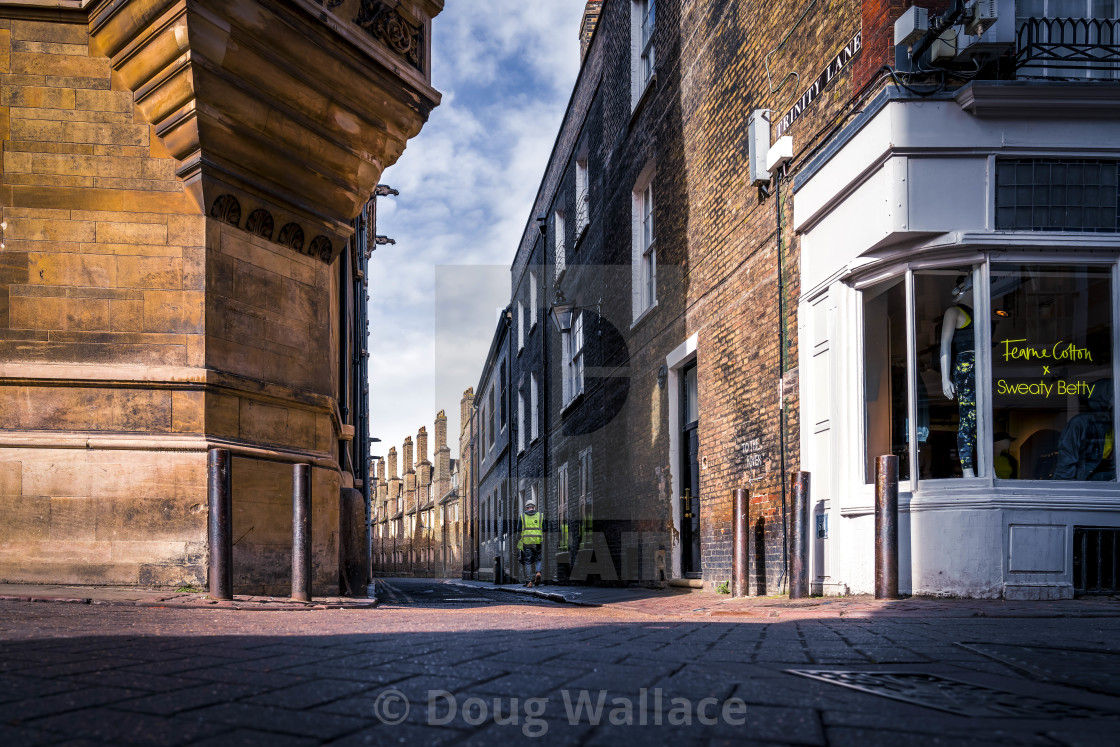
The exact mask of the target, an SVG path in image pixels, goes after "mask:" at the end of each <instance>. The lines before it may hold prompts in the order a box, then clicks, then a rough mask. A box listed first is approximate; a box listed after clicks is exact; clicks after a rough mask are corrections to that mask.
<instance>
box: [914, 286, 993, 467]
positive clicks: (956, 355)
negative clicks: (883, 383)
mask: <svg viewBox="0 0 1120 747" xmlns="http://www.w3.org/2000/svg"><path fill="white" fill-rule="evenodd" d="M978 278H979V271H978V270H974V269H973V268H970V267H957V268H944V269H937V270H921V271H918V272H915V273H914V339H915V346H916V351H915V352H916V356H915V360H916V363H917V372H918V375H917V377H916V381H915V390H916V392H915V394H916V407H915V420H916V421H917V422H916V425H917V429H916V438H917V442H918V451H917V457H918V460H917V461H918V477H919V479H924V480H929V479H935V480H936V479H943V478H949V477H976V476H977V475H981V474H986V470H984V469H982V468H981V467H980V465H979V459H980V451H979V450H978V449H977V435H978V431H977V411H978V410H977V408H978V407H979V406H980V400H979V399H978V397H977V382H978V381H979V379H978V378H977V376H978V374H979V372H980V365H979V363H978V359H977V354H976V350H977V348H976V344H977V341H978V339H979V335H980V327H979V325H980V324H981V323H982V321H981V320H982V319H986V318H987V316H986V315H983V314H981V313H980V312H979V307H978V305H977V302H976V298H975V295H976V294H975V286H976V281H977V279H978ZM980 399H982V398H980Z"/></svg>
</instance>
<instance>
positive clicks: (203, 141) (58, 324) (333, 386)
mask: <svg viewBox="0 0 1120 747" xmlns="http://www.w3.org/2000/svg"><path fill="white" fill-rule="evenodd" d="M441 8H442V0H403V2H399V3H398V2H394V3H392V4H388V3H381V2H378V1H377V0H344V2H337V1H334V0H332V2H329V3H323V2H321V0H269V2H263V1H262V0H221V1H220V2H219V1H217V0H197V1H196V0H192V1H191V2H182V1H176V0H113V1H110V0H51V1H50V2H37V1H36V0H19V1H18V2H15V1H4V2H0V143H2V148H3V168H2V171H0V204H2V206H3V217H4V221H3V242H2V243H3V248H2V249H0V439H2V442H0V515H2V516H3V517H4V520H3V522H2V528H0V579H2V580H4V581H13V582H18V581H28V582H56V583H114V584H170V585H178V584H182V583H194V584H200V585H201V584H205V583H206V581H207V564H208V558H209V556H210V547H209V545H208V541H207V522H208V508H207V507H208V492H207V455H208V452H209V451H210V450H212V449H227V450H229V452H230V453H231V454H232V511H233V517H232V530H233V535H234V537H235V538H236V540H237V542H236V544H235V545H234V550H233V558H232V561H233V562H232V567H233V577H234V579H233V580H234V590H235V591H236V592H237V593H246V592H262V591H268V592H286V591H287V590H289V589H290V588H291V586H290V569H291V547H292V519H291V506H292V502H291V501H292V498H291V492H292V464H293V463H309V464H311V465H312V470H311V471H312V494H313V505H312V542H313V548H312V549H313V556H314V559H313V577H314V591H315V593H320V594H321V593H337V592H338V590H339V588H340V585H341V586H343V587H344V588H350V589H351V590H354V587H355V586H357V587H360V588H362V589H364V582H365V578H364V577H365V576H366V575H367V573H368V569H367V568H366V567H365V562H364V558H363V557H362V556H364V553H363V552H360V551H351V550H353V548H360V546H361V545H364V544H365V543H364V541H361V540H362V538H361V537H360V535H361V534H363V529H362V527H363V525H364V524H365V521H364V516H363V514H364V512H365V508H364V506H363V503H364V502H365V501H364V497H365V496H364V491H365V490H366V489H367V486H368V483H369V481H368V479H366V478H367V475H366V472H367V465H368V458H367V454H368V448H367V444H366V438H367V434H368V423H367V420H368V406H367V405H366V402H367V394H366V392H367V388H366V385H365V362H364V361H365V355H366V350H365V348H366V343H365V314H366V311H365V307H366V301H367V298H366V280H365V267H366V264H365V263H366V258H367V252H368V251H369V250H370V249H372V245H373V242H374V235H373V234H374V223H375V212H374V206H373V205H371V204H370V198H371V196H372V195H373V194H374V192H375V189H376V187H377V182H378V179H379V177H380V174H381V172H382V169H383V168H384V167H386V166H388V165H390V164H392V163H393V162H394V161H395V160H396V158H397V157H398V156H399V155H400V153H401V151H402V150H403V149H404V147H405V145H406V143H407V141H408V140H409V139H410V138H411V137H413V136H415V135H416V134H417V133H418V132H419V131H420V128H421V126H422V125H423V123H424V122H425V120H426V119H427V116H428V114H429V112H430V111H431V110H432V108H433V107H434V106H436V105H437V104H438V102H439V94H438V93H437V92H436V91H435V90H434V89H433V88H432V87H431V84H430V81H431V78H430V68H431V55H430V46H429V45H430V36H431V19H432V17H433V16H435V15H436V14H437V13H438V12H439V11H440V10H441ZM389 26H391V27H392V29H393V33H390V32H389V30H388V27H389ZM398 32H399V33H398ZM340 556H342V557H340ZM340 560H341V561H343V562H342V563H340ZM343 566H344V567H343ZM343 575H345V577H346V578H345V579H343V578H341V577H342V576H343ZM355 579H356V580H355ZM344 581H345V583H343V582H344Z"/></svg>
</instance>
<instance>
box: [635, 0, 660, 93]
mask: <svg viewBox="0 0 1120 747" xmlns="http://www.w3.org/2000/svg"><path fill="white" fill-rule="evenodd" d="M647 21H649V23H648V25H647ZM656 30H657V3H656V0H631V2H630V80H631V84H630V108H631V110H635V109H637V108H638V103H639V102H640V101H641V100H642V97H643V96H644V95H645V92H646V91H647V90H648V89H649V87H650V84H651V83H652V82H653V80H654V79H655V78H656V77H657V55H656V45H655V44H654V34H655V32H656Z"/></svg>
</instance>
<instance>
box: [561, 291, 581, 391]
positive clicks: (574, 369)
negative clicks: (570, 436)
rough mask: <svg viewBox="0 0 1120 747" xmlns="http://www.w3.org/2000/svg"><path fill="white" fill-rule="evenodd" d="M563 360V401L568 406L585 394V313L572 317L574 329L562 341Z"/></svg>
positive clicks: (575, 314) (578, 312)
mask: <svg viewBox="0 0 1120 747" xmlns="http://www.w3.org/2000/svg"><path fill="white" fill-rule="evenodd" d="M560 345H561V352H562V354H563V358H562V361H561V366H562V367H563V369H564V370H563V371H561V380H562V382H563V392H562V394H563V399H564V404H565V405H567V404H568V403H569V402H571V401H572V400H573V399H575V398H576V397H577V396H578V395H580V394H581V393H582V392H583V312H582V311H577V312H575V313H574V314H573V315H572V329H571V331H570V332H565V333H564V334H563V335H562V336H561V340H560Z"/></svg>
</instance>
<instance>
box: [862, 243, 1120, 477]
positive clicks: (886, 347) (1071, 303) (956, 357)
mask: <svg viewBox="0 0 1120 747" xmlns="http://www.w3.org/2000/svg"><path fill="white" fill-rule="evenodd" d="M985 271H986V272H985ZM985 277H986V278H987V280H985ZM985 282H986V283H987V287H984V283H985ZM1112 285H1113V282H1112V268H1111V265H1107V266H1102V265H1085V264H1083V265H1076V264H1050V265H1047V264H1025V265H1020V264H1010V263H998V262H996V263H992V264H991V265H990V266H988V267H984V266H972V267H970V266H962V267H946V268H937V269H929V270H915V271H913V272H911V273H909V275H908V277H907V278H897V279H894V280H892V281H888V282H886V283H883V284H881V285H878V286H875V287H873V288H870V289H868V290H866V291H864V293H863V323H864V330H863V332H864V403H865V413H864V417H865V419H864V423H865V426H866V428H865V430H866V449H867V462H866V479H867V481H868V482H872V481H873V480H874V478H875V474H874V471H875V458H876V457H877V456H879V455H882V454H895V455H897V456H898V457H899V478H900V479H912V478H913V477H915V476H916V478H917V479H918V480H926V479H934V480H936V479H945V478H960V477H966V478H967V477H988V478H995V479H998V480H1069V481H1115V479H1116V467H1115V456H1114V453H1113V450H1114V437H1113V417H1114V415H1113V385H1112V368H1113V356H1114V352H1113V350H1112V344H1113V336H1114V335H1113V303H1114V301H1113V288H1112ZM980 291H983V292H980ZM908 318H909V319H912V320H913V321H912V324H913V327H912V328H909V329H908V324H910V322H908ZM911 341H912V342H911ZM988 372H990V375H987V374H988Z"/></svg>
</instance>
